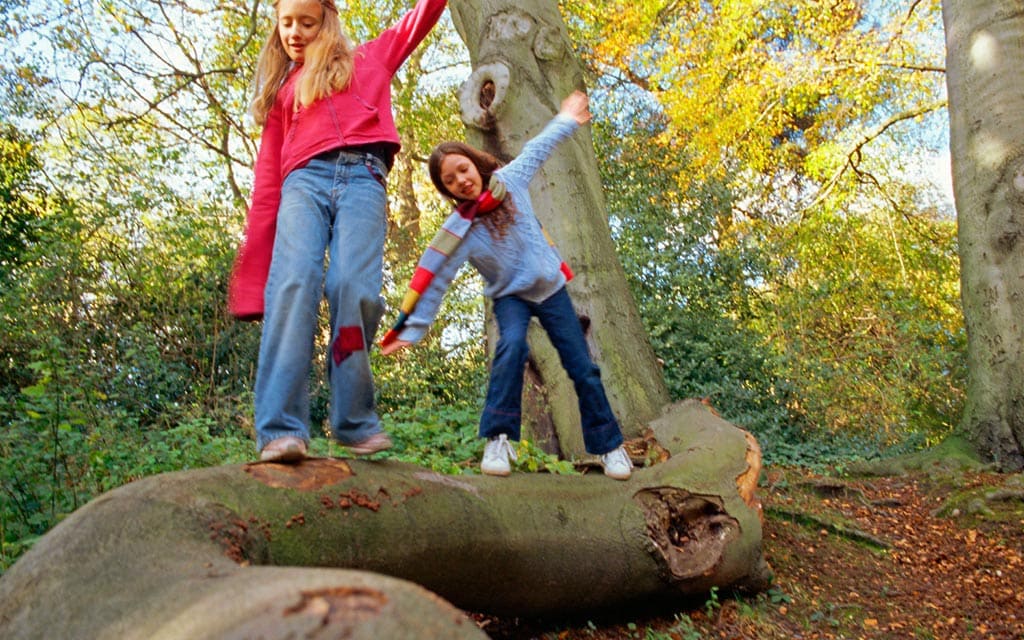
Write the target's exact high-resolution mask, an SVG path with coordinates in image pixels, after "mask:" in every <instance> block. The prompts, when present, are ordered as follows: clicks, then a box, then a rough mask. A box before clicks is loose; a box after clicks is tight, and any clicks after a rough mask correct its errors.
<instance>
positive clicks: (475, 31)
mask: <svg viewBox="0 0 1024 640" xmlns="http://www.w3.org/2000/svg"><path fill="white" fill-rule="evenodd" d="M449 6H450V10H451V14H452V19H453V21H454V23H455V27H456V29H457V30H458V32H459V34H460V36H461V37H462V39H463V41H465V43H466V45H467V47H468V49H469V54H470V61H471V63H472V66H473V69H474V72H473V74H472V76H471V77H470V78H469V79H468V80H467V81H466V83H465V84H464V85H463V86H462V87H461V89H460V92H459V100H460V105H461V110H462V117H463V121H464V122H465V123H466V124H467V138H468V139H469V141H470V142H471V143H473V144H475V145H477V146H479V147H481V148H483V149H486V150H487V151H489V152H490V153H492V154H494V155H495V156H497V157H498V158H502V159H504V160H506V161H507V160H509V159H511V158H512V157H514V156H515V155H516V154H517V153H518V152H519V151H520V150H521V149H522V146H523V144H524V143H525V142H526V141H528V140H529V139H530V138H532V137H533V136H535V135H537V134H538V133H539V132H540V130H541V129H542V128H543V127H544V125H546V124H547V123H548V121H549V120H550V119H551V118H552V117H553V116H554V115H555V113H557V112H558V109H559V106H560V104H561V101H562V99H563V98H564V97H565V96H567V95H569V94H570V93H571V92H572V91H573V90H575V89H582V88H583V71H582V66H581V65H580V63H579V61H578V60H577V58H576V56H575V54H574V53H573V48H572V43H571V42H570V41H569V38H568V33H567V31H566V28H565V24H564V22H563V21H562V18H561V15H560V14H559V12H558V5H557V3H556V2H555V0H530V1H528V2H511V1H509V0H474V1H469V0H463V1H461V2H457V1H453V2H451V3H450V5H449ZM530 193H531V196H532V198H533V204H534V208H535V210H536V212H537V216H538V217H539V218H540V220H541V222H542V223H543V224H544V227H545V228H546V229H547V230H548V232H549V233H550V234H551V236H552V237H553V238H554V240H555V243H556V244H557V245H558V249H559V251H560V252H561V253H562V256H563V257H564V258H565V260H566V262H568V264H569V265H570V267H571V268H572V269H573V270H574V271H575V273H576V277H575V279H574V280H572V282H570V283H569V292H570V295H571V296H572V298H573V302H574V303H575V306H576V310H577V313H578V314H579V315H580V316H581V318H583V319H584V322H585V323H587V324H589V332H588V342H589V344H590V348H591V353H592V355H593V357H594V360H595V361H596V362H597V364H598V365H599V366H600V368H601V373H602V376H603V379H604V383H605V389H606V391H607V393H608V399H609V401H610V402H611V405H612V409H613V410H614V411H615V414H616V416H618V418H619V420H620V421H621V422H622V428H623V431H624V432H625V434H626V437H627V438H628V437H631V436H637V435H639V434H640V433H641V432H642V430H643V426H644V424H645V423H647V422H648V421H650V420H651V419H653V418H654V417H656V416H657V415H658V413H659V412H660V411H661V409H662V408H663V407H664V406H665V405H666V404H667V403H668V401H669V397H668V391H667V389H666V387H665V383H664V380H663V378H662V373H661V370H660V369H659V367H658V364H657V360H656V358H655V356H654V352H653V350H652V349H651V346H650V343H649V342H648V340H647V334H646V332H645V330H644V327H643V324H642V323H641V321H640V316H639V313H638V311H637V308H636V304H635V302H634V301H633V298H632V294H631V293H630V291H629V287H628V285H627V283H626V277H625V274H624V272H623V270H622V265H621V264H620V263H619V260H618V257H617V255H616V252H615V245H614V243H613V242H612V239H611V232H610V229H609V227H608V213H607V209H606V206H605V201H604V196H603V193H602V190H601V181H600V175H599V173H598V169H597V159H596V156H595V155H594V146H593V141H592V140H591V137H590V130H589V128H587V127H584V128H583V129H581V130H580V131H578V132H577V133H576V135H574V136H573V138H572V139H571V140H567V141H566V142H564V143H562V144H561V145H560V146H559V148H558V149H556V151H555V153H554V155H553V156H552V157H551V158H550V159H549V160H548V161H547V163H545V165H544V166H543V167H542V169H541V171H540V172H539V173H538V174H537V176H536V177H535V178H534V180H533V184H532V185H531V191H530ZM531 334H532V335H531V338H530V344H531V352H532V354H533V355H532V356H531V362H530V367H529V370H530V372H531V373H532V375H531V377H530V379H528V380H527V384H526V385H524V387H525V389H526V392H527V394H529V393H530V392H531V391H536V392H538V393H540V394H541V396H540V397H539V398H538V397H535V398H527V402H526V403H524V409H526V410H531V408H533V409H534V410H535V411H537V410H541V409H546V410H547V414H548V415H537V414H536V413H535V414H534V415H533V416H532V417H529V416H528V417H527V423H528V424H526V425H525V426H526V427H528V428H529V427H530V426H531V424H530V423H532V425H533V426H537V425H542V424H550V425H552V426H551V427H550V428H551V429H553V430H554V433H552V434H549V436H548V438H549V439H552V440H554V439H557V442H558V444H559V447H560V453H562V454H564V455H566V456H567V457H578V456H581V455H583V454H584V447H583V438H582V434H581V432H580V427H579V424H580V420H579V411H578V408H577V404H576V394H575V391H574V390H573V385H572V382H571V381H570V380H569V378H568V376H566V374H565V372H564V371H563V370H562V367H561V364H560V362H559V360H558V357H557V355H556V354H555V352H554V349H553V347H551V345H550V343H548V341H547V338H546V336H544V334H543V331H542V330H541V329H540V327H539V326H535V327H534V328H533V329H532V330H531ZM541 431H543V430H541ZM542 444H543V443H542Z"/></svg>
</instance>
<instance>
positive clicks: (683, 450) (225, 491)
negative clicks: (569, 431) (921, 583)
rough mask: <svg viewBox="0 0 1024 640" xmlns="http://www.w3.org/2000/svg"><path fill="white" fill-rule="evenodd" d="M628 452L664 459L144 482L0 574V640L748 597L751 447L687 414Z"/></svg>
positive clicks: (428, 628) (297, 629)
mask: <svg viewBox="0 0 1024 640" xmlns="http://www.w3.org/2000/svg"><path fill="white" fill-rule="evenodd" d="M655 439H656V440H657V442H654V441H655ZM647 442H648V444H650V445H651V448H650V449H648V452H649V454H650V456H651V458H652V459H653V458H662V459H663V458H665V456H666V455H668V454H671V457H669V458H668V459H667V460H664V461H663V462H659V463H657V464H653V465H652V466H650V467H648V468H643V469H637V471H636V472H635V473H634V476H633V478H632V479H631V480H629V481H626V482H618V481H614V480H611V479H608V478H605V477H604V476H603V475H602V474H600V472H599V471H598V472H595V473H588V474H586V475H584V476H582V477H581V476H551V475H542V474H514V475H513V476H512V477H510V478H492V477H486V476H442V475H439V474H436V473H433V472H430V471H427V470H425V469H421V468H419V467H415V466H412V465H408V464H402V463H397V462H367V461H362V460H342V459H312V460H307V461H304V462H303V463H301V464H298V465H294V466H289V465H279V464H265V463H254V464H249V465H240V466H226V467H218V468H211V469H202V470H196V471H185V472H179V473H172V474H165V475H161V476H154V477H151V478H147V479H144V480H141V481H138V482H135V483H132V484H129V485H126V486H124V487H121V488H119V489H117V490H115V491H112V492H110V493H107V494H105V495H103V496H101V497H99V498H97V499H96V500H93V501H92V502H91V503H89V504H88V505H86V506H85V507H83V508H81V509H79V510H78V511H76V512H75V513H74V514H72V515H71V516H70V517H69V518H67V519H66V520H65V521H64V522H62V523H61V524H60V525H58V526H57V527H55V528H54V529H53V530H52V531H51V532H50V533H48V534H47V535H45V536H44V537H43V538H42V539H41V540H40V541H39V542H38V543H37V544H36V545H35V547H33V549H32V550H31V551H30V552H29V553H27V554H26V555H25V556H24V557H23V558H21V559H20V560H19V561H18V562H17V563H15V565H14V566H13V567H11V568H10V570H8V572H7V573H6V574H5V575H4V576H3V577H2V578H0V637H4V638H8V637H10V638H56V637H65V638H69V637H88V638H119V639H123V638H147V639H149V638H190V639H194V638H211V639H212V638H230V637H238V638H242V637H249V636H251V635H252V634H253V633H255V631H256V630H258V631H259V634H260V635H261V637H264V638H285V637H293V636H296V634H299V635H301V634H302V633H306V632H308V633H312V634H313V635H312V636H311V637H319V636H317V635H316V633H315V632H316V631H317V629H319V630H320V632H322V633H324V634H325V635H324V637H339V636H342V635H344V636H345V637H352V638H404V637H408V638H463V637H465V638H472V637H485V636H484V635H483V634H482V633H481V632H480V631H479V630H478V629H477V628H476V627H475V625H473V624H472V622H471V621H469V620H468V618H466V617H465V616H464V615H462V614H461V612H459V611H458V610H456V609H454V608H453V607H452V606H451V605H449V604H448V603H446V602H444V601H443V600H441V598H438V597H436V596H432V595H431V594H429V593H428V592H427V591H424V590H423V589H421V588H420V587H417V586H416V585H413V584H410V583H409V582H406V581H411V582H415V583H418V584H419V585H422V586H423V587H426V589H429V590H430V591H432V592H434V593H436V594H439V595H440V596H443V597H444V598H446V599H447V600H449V601H451V602H452V603H454V604H455V605H456V606H458V607H460V608H462V609H468V610H474V611H483V612H491V613H496V614H504V615H517V616H534V615H541V614H551V613H556V612H557V613H565V612H571V611H576V612H582V611H588V610H596V609H600V608H606V607H609V606H619V605H628V604H629V603H630V602H633V601H637V600H645V601H650V600H651V599H652V598H673V597H679V596H682V595H688V594H701V593H706V592H707V591H708V590H709V589H710V588H711V587H714V586H719V587H727V586H728V587H736V588H741V589H748V590H757V589H761V588H764V587H765V586H766V584H767V579H768V568H767V565H766V563H765V561H764V558H763V556H762V553H761V520H760V516H761V512H760V505H759V503H758V501H757V498H756V495H755V487H756V483H757V477H758V474H759V472H760V451H759V449H758V447H757V444H756V442H755V441H754V439H753V438H752V437H751V436H750V435H749V434H748V433H746V432H745V431H742V430H740V429H738V428H736V427H735V426H733V425H731V424H729V423H728V422H725V421H724V420H722V419H721V418H719V417H717V416H716V415H715V414H714V413H713V412H711V411H709V410H708V409H707V408H706V407H704V406H702V405H701V404H700V403H697V402H686V403H682V404H680V405H676V406H674V407H672V408H671V409H670V410H669V411H668V412H667V413H666V414H665V415H664V416H663V417H661V418H660V419H658V420H656V421H655V422H653V423H651V429H650V433H649V435H648V438H647ZM658 443H660V444H658ZM634 444H635V445H639V444H640V443H639V442H637V443H634ZM662 447H663V448H662ZM301 567H308V568H301ZM323 567H333V568H331V569H327V568H323ZM370 572H372V573H370ZM378 574H386V576H392V577H386V576H385V575H378ZM396 578H398V579H396ZM400 579H401V580H400ZM346 633H347V634H349V635H345V634H346Z"/></svg>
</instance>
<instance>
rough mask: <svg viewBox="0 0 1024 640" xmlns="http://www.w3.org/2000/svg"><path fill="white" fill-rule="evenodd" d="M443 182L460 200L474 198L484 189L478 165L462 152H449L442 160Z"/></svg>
mask: <svg viewBox="0 0 1024 640" xmlns="http://www.w3.org/2000/svg"><path fill="white" fill-rule="evenodd" d="M441 184H443V185H444V188H445V189H447V190H448V193H450V194H451V195H452V196H454V197H456V198H458V199H459V200H473V199H475V198H476V197H477V196H479V195H480V194H481V193H482V192H483V189H484V185H483V180H482V179H481V178H480V172H479V171H477V168H476V165H475V164H473V162H472V161H471V160H470V159H469V158H467V157H466V156H464V155H462V154H460V153H449V154H448V155H446V156H445V157H444V158H443V159H442V160H441Z"/></svg>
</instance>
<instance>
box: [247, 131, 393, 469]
mask: <svg viewBox="0 0 1024 640" xmlns="http://www.w3.org/2000/svg"><path fill="white" fill-rule="evenodd" d="M386 175H387V168H386V166H385V165H384V163H383V162H381V161H380V160H378V159H377V158H375V157H374V156H372V155H369V154H365V153H358V154H357V153H349V152H345V151H335V152H330V153H327V154H322V155H320V156H317V157H316V158H314V159H313V160H311V161H310V162H309V163H308V164H307V165H305V166H304V167H301V168H299V169H296V170H294V171H292V172H291V173H290V174H288V176H287V177H286V178H285V180H284V184H283V185H282V187H281V204H280V207H279V208H278V213H277V229H276V235H275V236H274V252H273V257H272V258H271V262H270V275H269V276H268V279H267V286H266V291H265V293H264V298H265V312H264V316H263V334H262V337H261V339H260V353H259V364H258V367H257V370H256V389H255V394H256V407H255V422H256V445H257V447H258V448H260V449H262V448H263V447H264V446H265V445H266V444H267V443H268V442H270V441H271V440H274V439H275V438H280V437H283V436H295V437H298V438H301V439H303V440H306V441H308V440H309V429H310V426H309V374H310V369H311V366H312V359H313V340H314V335H315V333H316V331H317V328H318V317H319V310H320V299H321V297H326V298H327V302H328V306H329V308H330V325H331V343H330V348H329V349H328V354H327V374H328V379H329V381H330V388H331V395H330V423H331V433H332V435H333V436H334V438H335V439H337V440H338V441H339V442H341V443H343V444H352V443H355V442H360V441H362V440H365V439H366V438H368V437H370V436H371V435H373V434H374V433H376V432H379V431H380V430H381V428H380V419H379V418H378V416H377V412H376V402H375V398H374V387H373V375H372V373H371V371H370V359H369V356H368V354H369V348H370V346H371V344H372V343H373V337H374V334H375V333H376V331H377V325H378V323H379V322H380V318H381V314H382V313H383V309H384V305H383V300H382V299H381V296H380V292H381V287H382V285H383V266H384V264H383V263H384V235H385V231H386V226H387V221H386V213H385V211H386V210H385V203H386V194H385V189H384V180H385V177H386ZM325 250H326V252H327V274H326V278H325V276H324V252H325Z"/></svg>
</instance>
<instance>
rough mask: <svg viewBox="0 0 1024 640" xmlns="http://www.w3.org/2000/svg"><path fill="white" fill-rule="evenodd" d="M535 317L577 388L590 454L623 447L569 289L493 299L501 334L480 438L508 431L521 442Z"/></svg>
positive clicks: (495, 352)
mask: <svg viewBox="0 0 1024 640" xmlns="http://www.w3.org/2000/svg"><path fill="white" fill-rule="evenodd" d="M531 316H537V319H538V320H540V324H541V326H542V327H544V330H545V331H547V334H548V338H549V339H550V340H551V344H552V345H554V347H555V350H556V351H558V357H559V358H560V359H561V361H562V366H563V367H564V368H565V371H566V373H568V374H569V378H571V379H572V382H573V385H574V386H575V388H576V397H577V399H578V401H579V407H580V420H581V423H582V427H583V444H584V446H585V447H586V449H587V453H592V454H598V455H600V454H603V453H608V452H609V451H611V450H612V449H614V448H616V447H618V446H619V445H620V444H622V430H621V429H620V428H619V423H618V421H617V420H616V419H615V414H613V413H612V409H611V406H610V405H609V404H608V398H607V396H606V395H605V391H604V385H602V384H601V370H600V369H598V367H597V365H596V364H594V361H593V360H591V358H590V351H589V350H588V349H587V341H586V338H585V337H584V335H583V329H582V328H581V327H580V322H579V318H577V317H576V310H575V309H573V306H572V300H571V299H570V298H569V293H568V292H567V291H566V290H565V287H562V288H561V289H559V290H558V292H557V293H555V294H553V295H552V296H551V297H549V298H548V299H546V300H544V301H543V302H540V303H534V302H528V301H526V300H524V299H522V298H518V297H516V296H503V297H501V298H497V299H496V300H495V301H494V318H495V320H497V322H498V331H499V333H500V336H499V337H498V345H497V347H496V348H495V351H494V362H493V363H492V364H491V379H490V382H489V384H488V387H487V401H486V403H485V405H484V413H483V416H482V417H481V419H480V437H482V438H491V437H494V436H497V435H500V434H502V433H504V434H506V435H507V436H508V438H509V439H510V440H519V435H520V428H521V422H520V419H521V412H522V397H523V370H524V368H525V367H526V358H527V356H528V355H529V353H530V349H529V346H528V345H527V342H526V330H527V328H528V327H529V324H530V318H531Z"/></svg>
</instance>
